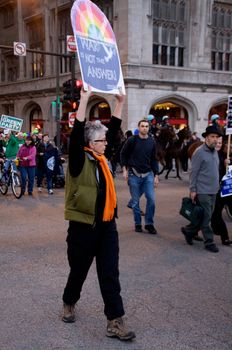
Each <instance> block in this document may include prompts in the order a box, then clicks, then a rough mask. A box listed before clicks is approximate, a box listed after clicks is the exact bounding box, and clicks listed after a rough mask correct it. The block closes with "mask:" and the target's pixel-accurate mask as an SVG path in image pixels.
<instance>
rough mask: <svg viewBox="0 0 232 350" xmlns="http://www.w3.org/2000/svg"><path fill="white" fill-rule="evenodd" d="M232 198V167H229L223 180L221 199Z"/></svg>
mask: <svg viewBox="0 0 232 350" xmlns="http://www.w3.org/2000/svg"><path fill="white" fill-rule="evenodd" d="M227 196H232V165H230V166H229V167H228V170H227V173H226V175H225V176H223V178H222V184H221V197H227Z"/></svg>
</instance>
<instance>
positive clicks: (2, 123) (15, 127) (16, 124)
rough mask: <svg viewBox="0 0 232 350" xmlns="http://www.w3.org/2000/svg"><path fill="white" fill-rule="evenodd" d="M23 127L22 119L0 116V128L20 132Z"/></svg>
mask: <svg viewBox="0 0 232 350" xmlns="http://www.w3.org/2000/svg"><path fill="white" fill-rule="evenodd" d="M22 125H23V119H20V118H16V117H11V116H9V115H4V114H2V115H1V118H0V128H3V129H9V130H12V131H17V132H19V131H21V128H22Z"/></svg>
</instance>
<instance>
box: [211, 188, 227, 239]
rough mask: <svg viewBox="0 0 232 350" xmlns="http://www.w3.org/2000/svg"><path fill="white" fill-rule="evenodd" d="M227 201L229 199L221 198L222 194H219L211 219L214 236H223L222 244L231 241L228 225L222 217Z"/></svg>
mask: <svg viewBox="0 0 232 350" xmlns="http://www.w3.org/2000/svg"><path fill="white" fill-rule="evenodd" d="M227 201H228V197H221V196H220V192H218V193H217V197H216V203H215V207H214V211H213V215H212V218H211V227H212V229H213V232H214V234H217V235H220V236H221V240H222V242H224V241H225V240H227V239H229V235H228V230H227V227H226V223H225V221H224V219H223V216H222V211H223V208H224V206H225V204H226V203H227Z"/></svg>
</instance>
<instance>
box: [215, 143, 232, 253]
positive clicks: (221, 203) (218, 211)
mask: <svg viewBox="0 0 232 350" xmlns="http://www.w3.org/2000/svg"><path fill="white" fill-rule="evenodd" d="M225 146H226V142H225V141H224V142H223V140H222V137H219V138H218V141H217V145H216V148H215V149H216V151H217V152H218V156H219V180H220V181H221V180H222V178H223V176H224V175H225V173H226V166H227V165H229V164H230V159H228V158H227V150H226V147H225ZM220 192H221V191H220V189H219V191H218V193H217V196H216V202H215V207H214V211H213V214H212V218H211V226H212V230H213V232H214V234H215V235H219V236H220V237H221V242H222V244H223V245H227V246H229V245H231V244H232V240H230V238H229V233H228V229H227V226H226V223H225V221H224V219H223V215H222V212H223V209H224V207H225V205H226V204H228V203H229V202H231V201H232V198H231V196H228V197H221V193H220Z"/></svg>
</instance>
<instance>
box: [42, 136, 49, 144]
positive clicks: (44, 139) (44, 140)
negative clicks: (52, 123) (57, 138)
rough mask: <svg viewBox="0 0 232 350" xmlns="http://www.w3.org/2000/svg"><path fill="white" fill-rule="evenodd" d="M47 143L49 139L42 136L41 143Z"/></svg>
mask: <svg viewBox="0 0 232 350" xmlns="http://www.w3.org/2000/svg"><path fill="white" fill-rule="evenodd" d="M48 141H49V137H48V135H46V136H44V138H43V142H44V143H47V142H48Z"/></svg>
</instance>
